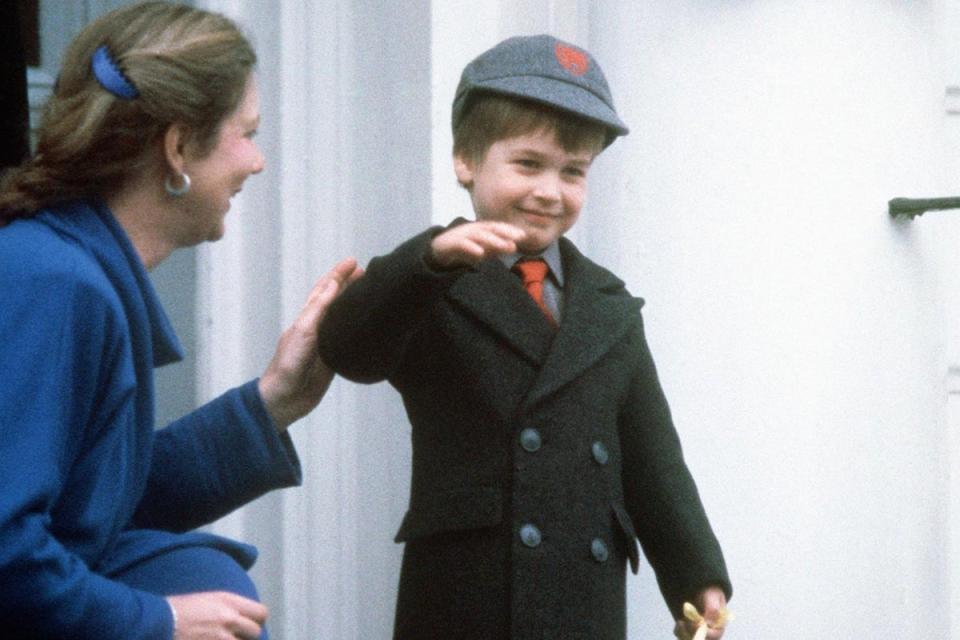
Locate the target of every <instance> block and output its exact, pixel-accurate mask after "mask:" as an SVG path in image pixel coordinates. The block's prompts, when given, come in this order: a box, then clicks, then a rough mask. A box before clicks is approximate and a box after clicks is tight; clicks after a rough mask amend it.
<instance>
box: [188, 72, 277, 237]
mask: <svg viewBox="0 0 960 640" xmlns="http://www.w3.org/2000/svg"><path fill="white" fill-rule="evenodd" d="M259 125H260V100H259V97H258V95H257V85H256V82H255V80H254V77H253V75H252V74H251V76H250V78H249V80H247V86H246V89H245V90H244V94H243V98H242V99H241V101H240V105H239V106H238V107H237V109H236V111H234V112H233V113H232V114H230V115H229V116H227V118H226V119H225V120H224V121H223V123H222V124H221V125H220V132H219V133H218V135H217V141H216V145H215V146H214V148H213V150H212V151H210V152H209V153H208V154H206V155H204V156H199V155H197V154H194V153H191V152H190V151H188V152H187V154H186V157H187V159H186V162H185V164H184V170H185V171H186V173H187V174H188V175H189V176H190V180H191V188H190V191H189V192H188V193H187V194H186V195H185V196H183V198H182V201H183V205H185V206H184V210H185V217H186V225H187V226H188V227H190V233H189V236H190V238H189V240H187V241H186V242H185V243H184V244H197V243H200V242H204V241H212V240H219V239H220V238H221V237H223V234H224V230H225V229H224V218H225V217H226V215H227V211H228V210H229V209H230V199H231V198H232V197H233V196H234V195H236V194H237V193H239V192H240V190H241V188H242V187H243V183H244V182H245V181H246V179H247V178H248V177H250V176H251V175H252V174H255V173H260V171H262V170H263V165H264V159H263V154H262V153H260V149H259V148H258V147H257V144H256V142H254V137H255V136H256V133H257V127H258V126H259ZM185 240H186V239H185Z"/></svg>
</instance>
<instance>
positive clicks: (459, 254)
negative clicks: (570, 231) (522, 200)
mask: <svg viewBox="0 0 960 640" xmlns="http://www.w3.org/2000/svg"><path fill="white" fill-rule="evenodd" d="M522 237H523V231H521V230H520V229H517V228H516V227H514V226H512V225H509V224H505V223H500V222H465V221H462V220H459V221H457V222H455V223H453V224H452V225H451V226H449V227H447V228H443V227H433V228H431V229H428V230H427V231H425V232H423V233H421V234H419V235H416V236H414V237H413V238H411V239H409V240H407V241H406V242H404V243H403V244H401V245H400V246H399V247H397V248H396V249H394V251H393V252H391V253H389V254H387V255H384V256H380V257H377V258H374V259H373V260H371V261H370V264H369V266H368V267H367V270H366V273H365V274H364V276H363V277H362V278H360V279H359V280H357V281H356V282H355V283H353V284H352V285H351V286H350V287H348V288H347V289H346V290H345V291H344V292H343V293H342V294H341V295H340V296H339V297H338V298H337V299H336V300H335V301H334V303H333V304H332V305H330V308H329V309H328V310H327V314H326V316H325V317H324V320H323V322H322V323H321V325H320V330H319V340H318V348H319V351H320V356H321V357H322V358H323V361H324V362H325V363H326V364H327V365H328V366H329V367H330V368H331V369H332V370H333V371H335V372H336V373H338V374H340V375H342V376H344V377H345V378H348V379H350V380H353V381H355V382H365V383H372V382H379V381H381V380H384V379H386V378H389V377H390V374H391V373H392V372H393V371H395V370H396V368H397V367H398V366H399V364H400V362H401V361H402V359H403V355H404V353H405V349H406V347H407V345H408V344H409V341H410V338H411V337H412V336H413V335H414V333H415V332H416V331H417V330H418V329H419V328H420V326H421V322H422V320H423V318H425V317H426V315H427V314H428V313H429V311H430V310H431V308H432V307H433V305H434V303H435V302H436V301H437V300H438V299H439V297H440V296H441V295H443V293H444V292H445V291H446V290H447V288H449V287H450V286H451V285H452V284H453V283H454V282H455V281H456V280H457V279H458V278H459V277H460V276H461V275H463V274H464V273H466V272H467V271H468V270H469V268H470V267H472V266H474V265H476V264H478V263H480V262H482V261H483V260H485V259H487V258H489V257H492V256H495V255H499V254H501V253H512V252H514V251H516V244H515V243H516V241H517V240H519V239H521V238H522Z"/></svg>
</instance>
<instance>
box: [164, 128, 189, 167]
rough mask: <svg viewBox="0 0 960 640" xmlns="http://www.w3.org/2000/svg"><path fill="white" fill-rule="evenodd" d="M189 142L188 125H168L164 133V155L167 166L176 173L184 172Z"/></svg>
mask: <svg viewBox="0 0 960 640" xmlns="http://www.w3.org/2000/svg"><path fill="white" fill-rule="evenodd" d="M187 144H188V140H187V129H186V127H184V126H183V125H182V124H178V123H174V124H172V125H170V126H169V127H167V130H166V131H165V132H164V134H163V157H164V160H166V162H167V166H168V167H170V169H171V170H172V171H173V172H174V173H176V174H180V173H183V167H184V165H185V164H186V148H187Z"/></svg>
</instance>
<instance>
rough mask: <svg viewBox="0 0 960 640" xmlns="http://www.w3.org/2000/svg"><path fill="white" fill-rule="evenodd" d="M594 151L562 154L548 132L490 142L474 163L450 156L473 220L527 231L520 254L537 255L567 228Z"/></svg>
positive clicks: (576, 210)
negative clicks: (509, 225) (482, 155)
mask: <svg viewBox="0 0 960 640" xmlns="http://www.w3.org/2000/svg"><path fill="white" fill-rule="evenodd" d="M594 155H595V154H594V151H593V150H592V149H584V150H582V151H567V150H566V149H564V148H563V147H562V146H560V144H559V143H558V142H557V141H556V137H555V135H554V133H553V131H552V130H550V129H547V130H544V131H540V132H535V133H530V134H526V135H522V136H517V137H514V138H506V139H504V140H499V141H497V142H495V143H493V144H492V145H491V146H490V148H489V149H488V150H487V153H486V154H485V155H484V157H483V158H482V159H481V160H480V161H479V162H475V161H473V160H471V159H468V158H464V157H461V156H455V157H454V168H455V170H456V173H457V178H458V179H459V180H460V183H461V184H462V185H463V186H465V187H466V188H467V189H468V190H469V191H470V197H471V199H472V201H473V208H474V211H475V212H476V214H477V219H478V220H496V221H500V222H508V223H510V224H513V225H515V226H517V227H519V228H520V229H522V230H523V231H524V232H525V233H526V239H525V240H523V241H522V242H520V243H519V249H520V251H521V252H523V253H539V252H540V251H542V250H543V249H545V248H546V247H547V246H548V245H549V244H550V243H552V242H554V241H555V240H556V239H557V238H559V237H560V236H562V235H563V234H564V233H566V232H567V230H568V229H570V228H571V227H572V226H573V225H574V223H576V221H577V218H579V217H580V209H581V208H582V207H583V202H584V198H585V197H586V193H587V170H588V169H589V168H590V163H591V162H592V161H593V157H594Z"/></svg>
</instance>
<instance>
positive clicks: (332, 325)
mask: <svg viewBox="0 0 960 640" xmlns="http://www.w3.org/2000/svg"><path fill="white" fill-rule="evenodd" d="M441 231H442V229H440V228H434V229H431V230H429V231H427V232H425V233H422V234H420V235H418V236H416V237H414V238H412V239H411V240H409V241H407V242H406V243H404V244H402V245H401V246H400V247H398V248H397V249H396V250H395V251H394V252H392V253H390V254H389V255H386V256H381V257H379V258H376V259H374V260H372V261H371V262H370V266H369V268H368V269H367V273H366V275H365V276H364V277H363V278H361V279H360V280H359V281H358V282H356V283H355V284H353V285H351V286H350V288H348V289H347V290H346V291H344V293H343V294H342V295H341V296H340V297H339V298H338V299H337V300H336V302H334V304H333V305H331V307H330V309H329V311H328V313H327V316H326V317H325V318H324V322H323V326H322V327H321V329H320V351H321V355H322V356H323V358H324V359H325V361H326V362H327V363H328V364H329V365H330V366H331V367H332V368H333V369H334V370H336V371H337V373H339V374H342V375H344V376H345V377H347V378H350V379H352V380H356V381H360V382H376V381H380V380H384V379H385V380H388V381H389V382H390V384H391V385H393V386H394V387H395V388H396V389H397V390H398V391H399V392H400V393H401V394H402V396H403V402H404V405H405V407H406V410H407V415H408V417H409V419H410V423H411V425H412V441H413V442H412V445H413V465H412V466H413V477H412V481H411V489H410V505H409V510H408V511H407V514H406V516H405V517H404V520H403V523H402V524H401V526H400V529H399V531H398V533H397V540H398V541H400V542H405V543H406V547H405V550H404V558H403V567H402V569H401V576H400V591H399V594H398V598H397V613H396V623H395V627H394V638H395V639H396V640H419V639H420V638H434V637H437V638H440V637H442V638H459V639H461V640H467V639H470V640H481V639H482V640H528V639H529V640H533V639H538V640H540V639H543V638H564V639H570V640H573V639H581V638H582V639H584V640H586V639H589V640H623V639H624V638H626V589H625V585H626V567H627V566H628V564H629V566H630V567H631V568H632V569H633V570H634V571H636V570H637V565H638V563H639V561H640V558H639V552H638V550H637V541H638V540H639V542H640V544H641V545H642V547H643V551H644V554H645V555H646V558H647V559H648V560H649V562H650V564H651V565H652V567H653V569H654V571H655V572H656V575H657V579H658V582H659V584H660V588H661V591H662V593H663V596H664V600H665V601H666V603H667V604H668V606H669V607H670V609H671V611H672V613H673V615H675V616H679V615H680V609H681V605H682V603H683V601H684V600H689V599H692V598H693V597H694V595H695V594H696V593H697V592H698V591H700V590H701V589H703V588H704V587H706V586H708V585H718V586H721V587H723V588H724V589H725V590H726V592H727V593H728V594H729V593H730V590H731V586H730V581H729V578H728V577H727V571H726V567H725V564H724V560H723V554H722V553H721V550H720V546H719V544H718V542H717V539H716V537H715V536H714V534H713V532H712V530H711V528H710V524H709V522H708V520H707V516H706V514H705V512H704V509H703V505H702V504H701V501H700V497H699V495H698V492H697V489H696V486H695V484H694V482H693V479H692V478H691V476H690V473H689V471H688V469H687V467H686V464H685V463H684V460H683V455H682V450H681V446H680V441H679V438H678V437H677V433H676V430H675V429H674V425H673V421H672V419H671V416H670V410H669V408H668V406H667V402H666V399H665V397H664V395H663V391H662V390H661V387H660V383H659V381H658V379H657V373H656V368H655V366H654V363H653V359H652V357H651V355H650V351H649V349H648V347H647V343H646V339H645V337H644V330H643V320H642V317H641V314H640V308H641V305H642V301H641V300H639V299H637V298H634V297H633V296H632V295H630V294H629V293H628V292H627V290H626V289H625V288H624V283H623V282H622V281H621V280H620V279H618V278H617V277H616V276H614V275H613V274H611V273H610V272H609V271H607V270H606V269H603V268H602V267H600V266H599V265H597V264H595V263H593V262H592V261H590V260H589V259H587V258H586V257H585V256H583V255H582V254H581V253H580V252H579V251H578V250H577V249H576V247H575V246H574V245H573V244H572V243H571V242H569V241H568V240H566V239H561V241H560V252H561V256H562V259H563V268H564V275H565V280H566V282H565V287H564V308H563V321H562V323H561V324H560V327H559V330H558V331H556V332H554V330H553V329H552V328H551V327H550V325H549V324H548V323H547V321H546V319H545V318H544V316H543V313H542V312H541V311H540V310H539V309H538V308H537V306H536V305H535V304H534V302H533V300H532V299H531V297H530V296H529V295H528V294H527V293H526V292H525V291H524V289H523V287H522V285H521V283H520V281H519V279H518V278H516V277H515V276H514V275H512V274H511V273H510V272H509V271H508V270H507V268H506V267H505V266H504V265H503V263H502V262H501V261H500V260H487V261H485V262H483V263H481V264H480V265H478V266H477V267H475V268H471V269H455V270H451V271H437V270H435V269H433V268H431V265H430V264H429V263H428V262H427V260H426V259H425V256H426V254H427V252H428V251H429V246H430V242H431V240H432V238H433V237H434V236H435V235H436V234H437V233H439V232H441Z"/></svg>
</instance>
